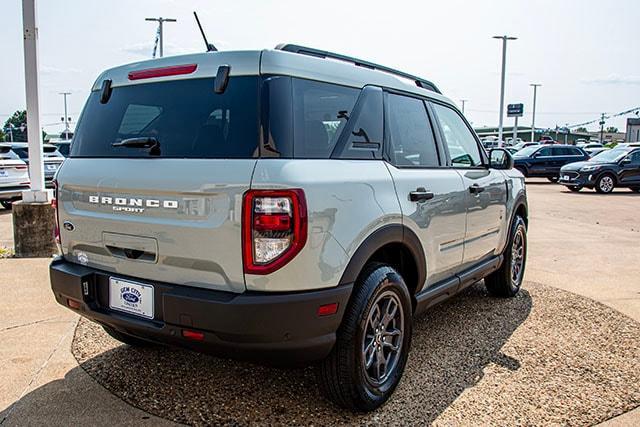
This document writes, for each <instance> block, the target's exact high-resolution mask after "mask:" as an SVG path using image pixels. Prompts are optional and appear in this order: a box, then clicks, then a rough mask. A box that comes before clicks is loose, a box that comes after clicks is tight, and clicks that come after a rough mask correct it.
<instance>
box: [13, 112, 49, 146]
mask: <svg viewBox="0 0 640 427" xmlns="http://www.w3.org/2000/svg"><path fill="white" fill-rule="evenodd" d="M10 126H11V127H12V130H11V133H12V134H13V141H14V142H28V141H27V110H18V111H16V112H15V113H13V115H12V116H11V117H9V118H8V119H7V121H6V122H4V126H3V129H4V138H5V139H4V140H5V141H11V136H10V135H9V127H10ZM46 136H47V133H46V132H45V131H42V140H43V141H44V139H45V137H46Z"/></svg>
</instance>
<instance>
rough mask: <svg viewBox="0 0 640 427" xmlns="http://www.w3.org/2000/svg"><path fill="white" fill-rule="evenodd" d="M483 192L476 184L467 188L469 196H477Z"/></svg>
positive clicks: (482, 188)
mask: <svg viewBox="0 0 640 427" xmlns="http://www.w3.org/2000/svg"><path fill="white" fill-rule="evenodd" d="M483 191H484V187H480V186H479V185H478V184H473V185H472V186H470V187H469V192H470V193H471V194H478V193H482V192H483Z"/></svg>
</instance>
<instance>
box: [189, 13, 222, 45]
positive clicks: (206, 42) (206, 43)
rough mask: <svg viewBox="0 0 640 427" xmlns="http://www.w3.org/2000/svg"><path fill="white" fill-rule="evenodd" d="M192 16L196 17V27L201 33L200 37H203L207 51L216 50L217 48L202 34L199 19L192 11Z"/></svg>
mask: <svg viewBox="0 0 640 427" xmlns="http://www.w3.org/2000/svg"><path fill="white" fill-rule="evenodd" d="M193 16H195V17H196V22H197V24H198V28H200V34H202V38H203V39H204V44H205V45H206V46H207V52H216V51H217V50H218V49H216V47H215V46H214V45H213V44H212V43H209V42H208V41H207V36H206V35H205V34H204V30H203V29H202V25H200V19H198V14H197V13H196V12H195V11H194V12H193Z"/></svg>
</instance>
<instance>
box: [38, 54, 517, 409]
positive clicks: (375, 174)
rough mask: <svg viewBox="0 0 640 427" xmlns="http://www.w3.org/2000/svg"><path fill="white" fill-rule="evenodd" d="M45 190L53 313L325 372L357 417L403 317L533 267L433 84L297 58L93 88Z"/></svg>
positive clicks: (501, 156) (193, 61)
mask: <svg viewBox="0 0 640 427" xmlns="http://www.w3.org/2000/svg"><path fill="white" fill-rule="evenodd" d="M56 186H57V189H56V197H57V219H58V224H59V227H58V229H59V236H58V237H59V242H60V249H61V253H62V255H61V256H60V257H58V258H57V259H55V260H54V261H53V262H52V264H51V267H50V275H51V285H52V289H53V293H54V295H55V298H56V300H57V301H58V302H59V303H60V304H62V305H64V306H66V307H68V308H70V309H72V310H74V311H76V312H77V313H78V314H80V315H82V316H85V317H87V318H89V319H91V320H93V321H95V322H98V323H99V324H101V325H103V326H104V329H105V330H106V331H107V332H108V333H109V334H110V335H112V336H113V337H115V338H116V339H118V340H120V341H122V342H124V343H127V344H131V345H145V344H148V343H166V344H173V345H179V346H183V347H188V348H191V349H195V350H200V351H208V352H213V353H215V354H220V355H224V356H228V357H238V358H240V357H250V358H253V359H256V358H257V359H259V360H261V361H270V362H274V363H278V364H289V363H291V364H301V363H311V362H317V364H318V381H319V383H320V385H321V388H322V389H323V390H324V392H325V393H326V395H327V396H328V397H329V398H330V399H331V400H332V401H334V402H335V403H337V404H339V405H341V406H343V407H346V408H350V409H353V410H360V411H367V410H372V409H375V408H376V407H378V406H380V405H381V404H383V403H384V402H385V401H386V400H387V399H388V398H389V396H390V395H391V394H392V393H393V391H394V389H395V388H396V386H397V385H398V383H399V381H400V378H401V376H402V373H403V371H404V368H405V364H406V361H407V356H408V354H409V348H410V344H411V334H412V319H413V317H414V316H415V315H416V314H417V313H420V312H422V311H424V310H425V309H427V308H429V307H431V306H433V305H434V304H436V303H438V302H440V301H443V300H444V299H446V298H448V297H450V296H452V295H454V294H455V293H457V292H460V291H461V290H462V289H464V288H465V287H467V286H469V285H471V284H473V283H475V282H478V281H480V280H482V279H484V281H485V284H486V287H487V289H488V291H489V293H490V294H491V295H494V296H499V297H512V296H514V295H515V294H516V293H517V292H518V290H519V289H520V285H521V283H522V277H523V273H524V268H525V256H526V249H527V246H526V241H527V240H526V228H527V201H526V195H525V186H524V180H523V177H522V175H521V174H520V173H519V172H518V171H516V170H515V169H513V160H512V159H511V157H510V155H509V154H508V153H507V152H506V151H504V150H501V149H496V150H492V151H491V152H490V153H489V154H487V153H486V152H485V151H484V149H483V148H482V146H481V144H480V141H479V140H478V138H477V136H476V135H475V133H474V132H473V130H472V129H471V127H470V126H469V124H468V122H467V121H466V120H465V118H464V117H463V115H462V114H461V113H460V112H459V111H458V109H457V108H456V107H455V106H454V104H453V103H452V102H451V101H450V100H449V99H447V98H445V97H444V96H442V95H441V94H440V92H439V91H438V89H437V88H436V87H435V86H434V85H433V84H432V83H430V82H428V81H426V80H423V79H421V78H418V77H415V76H412V75H409V74H406V73H403V72H400V71H397V70H393V69H391V68H387V67H383V66H380V65H377V64H373V63H370V62H366V61H362V60H359V59H355V58H349V57H346V56H343V55H338V54H333V53H330V52H325V51H320V50H315V49H310V48H305V47H301V46H296V45H284V46H279V47H277V48H276V49H274V50H263V51H244V52H236V51H234V52H212V53H205V54H194V55H186V56H178V57H171V58H161V59H156V60H152V61H144V62H138V63H134V64H130V65H125V66H121V67H117V68H113V69H111V70H108V71H106V72H104V73H103V74H102V75H101V76H100V77H99V78H98V79H97V81H96V82H95V84H94V86H93V88H92V91H91V94H90V96H89V99H88V101H87V103H86V106H85V107H84V110H83V112H82V115H81V118H80V120H79V123H78V126H77V132H76V134H75V136H74V141H73V145H72V148H71V152H70V156H69V158H68V160H67V161H65V162H64V164H63V165H62V167H61V169H60V170H59V172H58V174H57V177H56ZM452 333H455V331H452Z"/></svg>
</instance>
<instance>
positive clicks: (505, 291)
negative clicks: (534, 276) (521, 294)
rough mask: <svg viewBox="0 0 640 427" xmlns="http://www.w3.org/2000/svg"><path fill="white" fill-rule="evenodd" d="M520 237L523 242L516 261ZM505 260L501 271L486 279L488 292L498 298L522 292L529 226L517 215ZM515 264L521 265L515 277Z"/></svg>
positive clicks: (505, 250)
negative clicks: (516, 250) (515, 250)
mask: <svg viewBox="0 0 640 427" xmlns="http://www.w3.org/2000/svg"><path fill="white" fill-rule="evenodd" d="M518 235H520V239H521V242H522V249H521V250H520V251H519V252H520V255H519V257H518V258H517V259H514V250H513V249H514V244H516V245H517V244H518V243H517V242H518V237H517V236H518ZM503 256H504V260H503V262H502V265H501V266H500V268H499V269H497V270H496V271H494V272H493V273H491V274H490V275H489V276H487V277H486V278H485V279H484V284H485V286H486V287H487V291H489V293H490V294H491V295H493V296H496V297H504V298H507V297H514V296H516V294H517V293H518V291H520V286H522V279H523V278H524V270H525V266H526V262H527V226H526V224H525V222H524V219H523V218H522V217H521V216H519V215H516V217H515V218H514V219H513V223H512V224H511V230H510V233H509V241H508V242H507V246H506V247H505V248H504V252H503ZM514 262H517V263H519V268H518V274H517V275H516V277H514V271H515V270H514Z"/></svg>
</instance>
